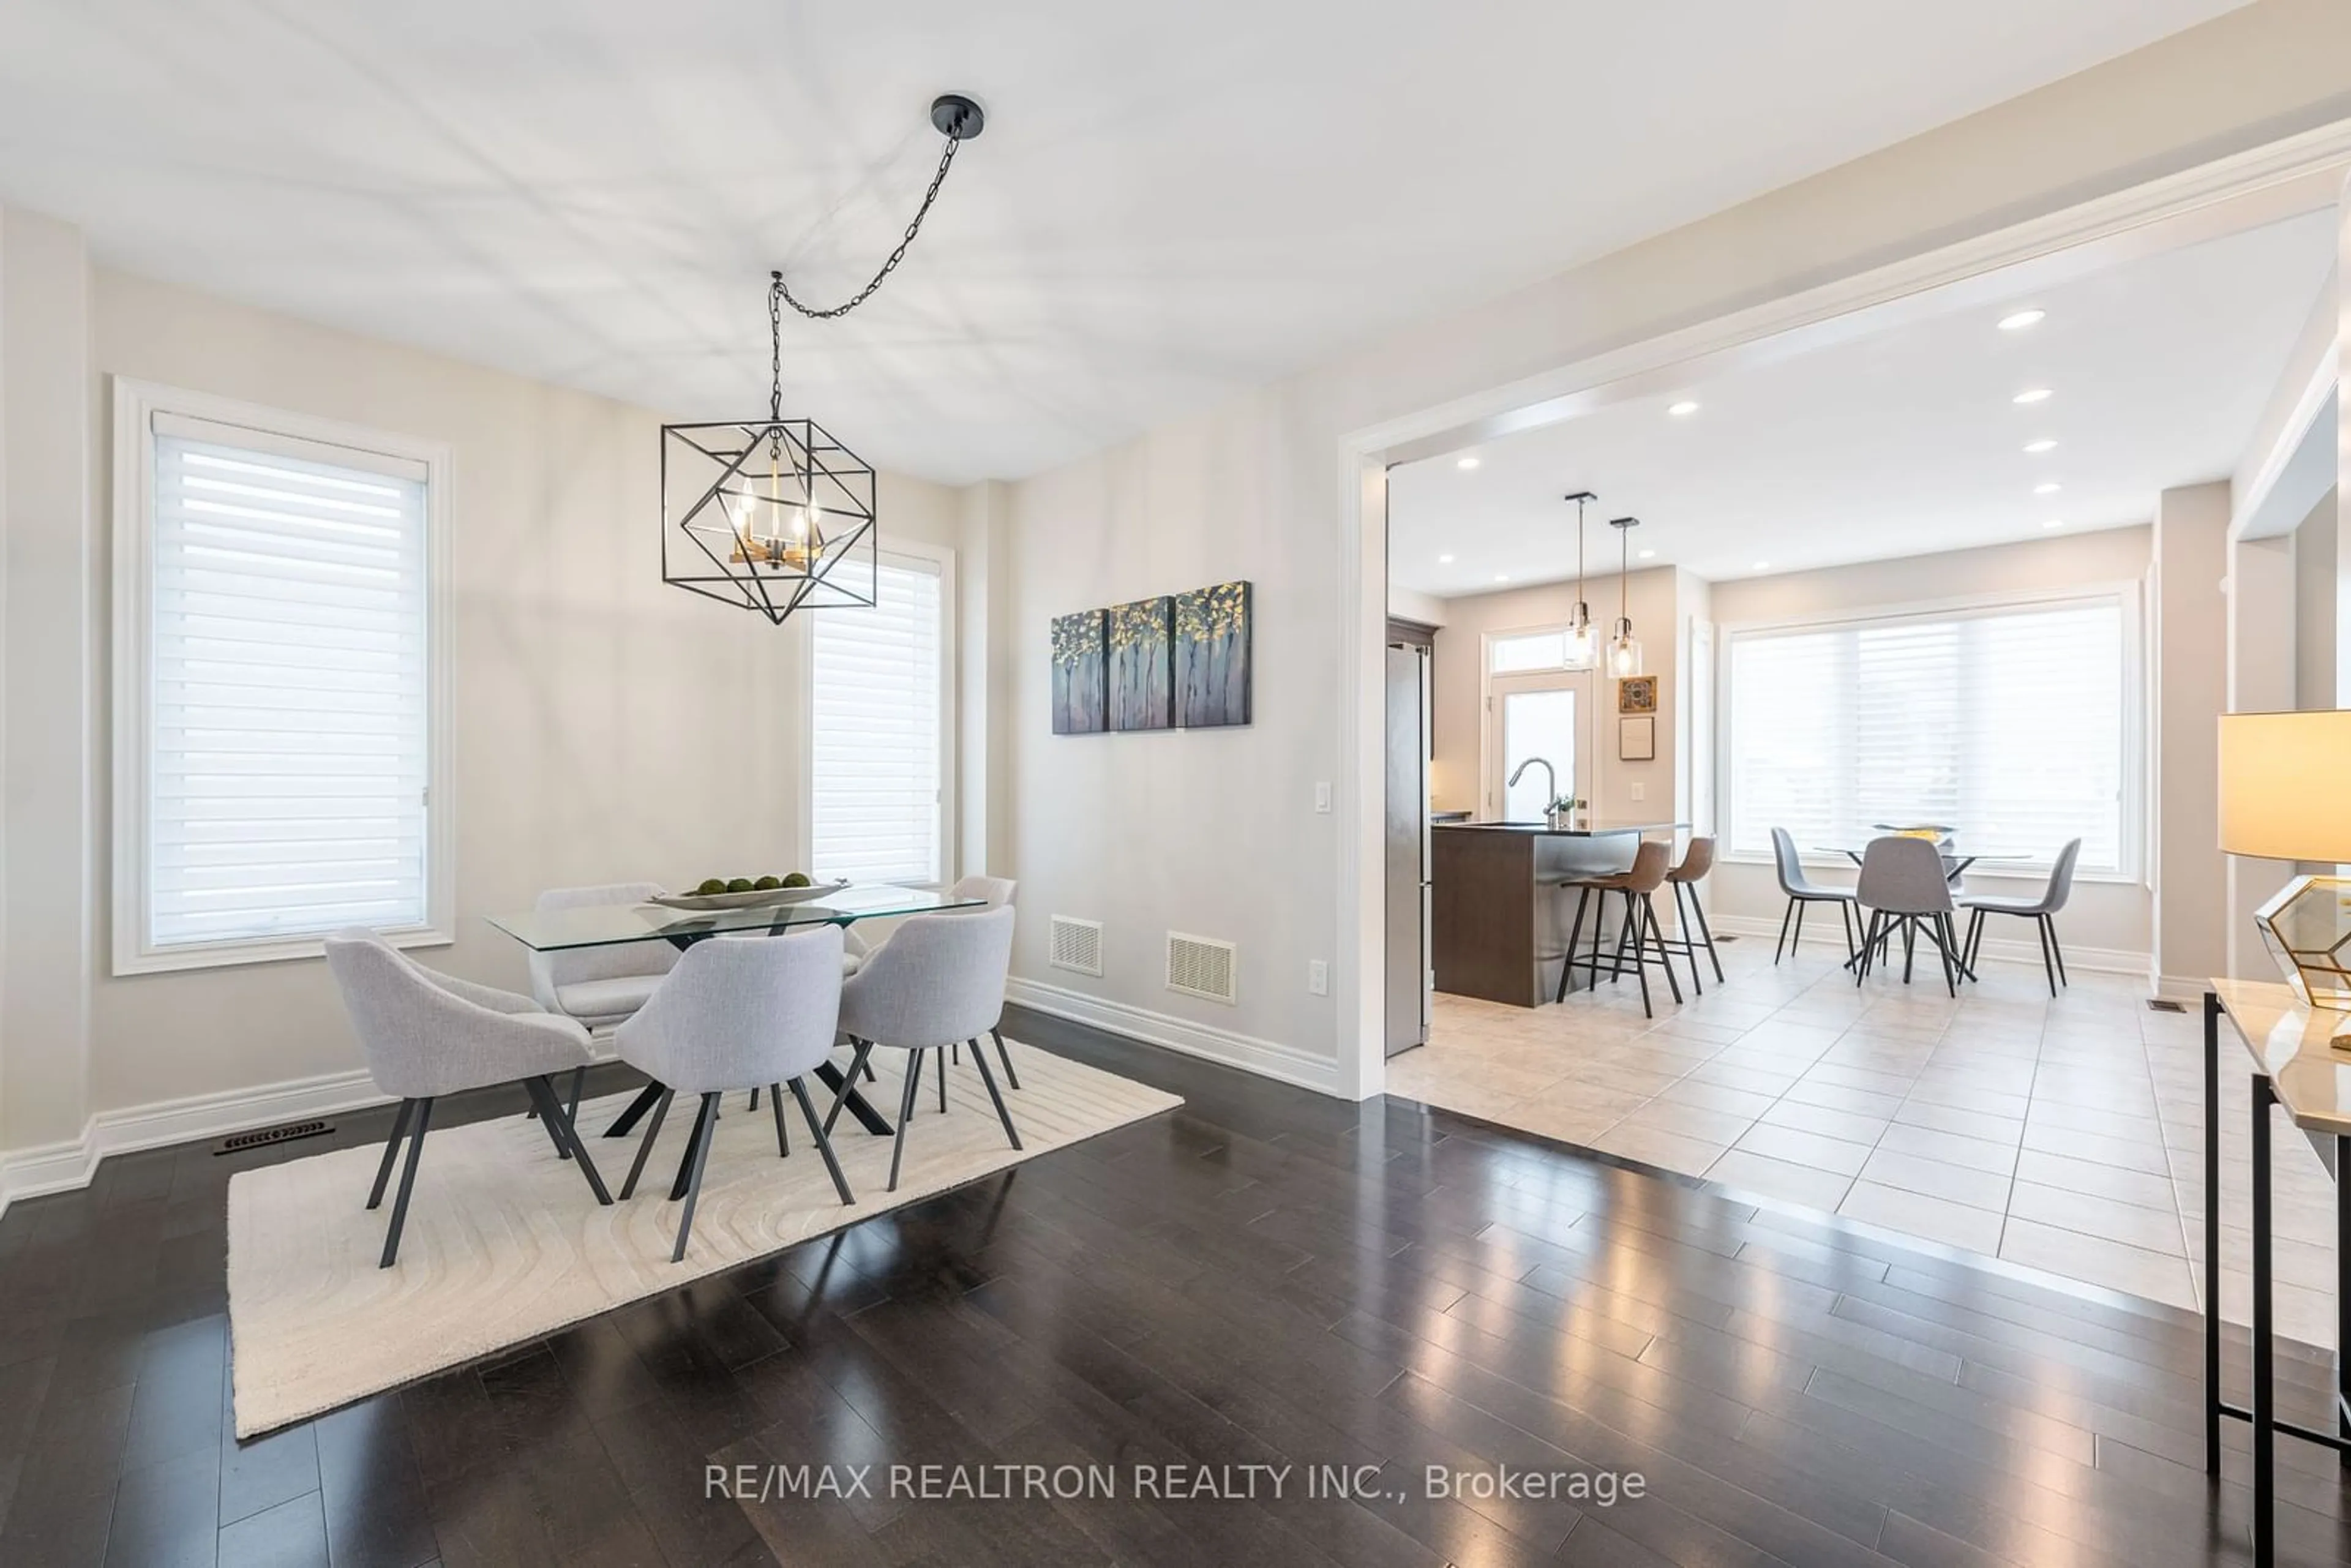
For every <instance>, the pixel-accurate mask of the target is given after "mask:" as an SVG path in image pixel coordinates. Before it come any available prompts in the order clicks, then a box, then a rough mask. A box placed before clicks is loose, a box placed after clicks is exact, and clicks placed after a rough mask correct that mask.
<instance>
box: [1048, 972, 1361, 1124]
mask: <svg viewBox="0 0 2351 1568" xmlns="http://www.w3.org/2000/svg"><path fill="white" fill-rule="evenodd" d="M1004 997H1005V1000H1007V1001H1008V1002H1011V1003H1013V1004H1015V1005H1016V1006H1019V1007H1024V1008H1029V1009H1033V1010H1034V1011H1037V1012H1040V1013H1050V1015H1052V1016H1053V1017H1054V1018H1060V1019H1070V1020H1071V1022H1073V1023H1082V1024H1091V1025H1092V1026H1093V1027H1094V1028H1096V1029H1100V1030H1108V1031H1109V1032H1111V1033H1112V1034H1119V1035H1124V1036H1126V1037H1127V1038H1128V1039H1130V1040H1141V1041H1143V1042H1144V1044H1146V1045H1156V1046H1164V1047H1165V1048H1166V1049H1167V1050H1169V1051H1182V1052H1184V1054H1186V1056H1198V1057H1204V1058H1206V1059H1207V1060H1208V1061H1221V1062H1223V1063H1224V1064H1225V1065H1226V1066H1228V1067H1238V1068H1240V1069H1241V1070H1242V1071H1247V1072H1254V1073H1258V1074H1259V1075H1260V1076H1262V1077H1266V1078H1278V1079H1280V1081H1281V1082H1284V1083H1295V1084H1296V1085H1298V1086H1299V1087H1300V1088H1301V1089H1311V1090H1313V1091H1315V1092H1317V1093H1322V1094H1329V1095H1332V1096H1334V1097H1337V1098H1342V1099H1344V1098H1347V1096H1346V1095H1344V1094H1343V1093H1342V1092H1341V1091H1340V1088H1339V1064H1338V1062H1337V1061H1333V1060H1332V1059H1331V1058H1329V1057H1324V1056H1314V1055H1311V1054H1309V1053H1308V1052H1305V1051H1299V1050H1297V1049H1296V1048H1294V1047H1291V1046H1287V1045H1281V1044H1279V1043H1277V1042H1275V1041H1273V1040H1260V1039H1259V1038H1258V1037H1257V1036H1255V1035H1249V1034H1241V1033H1239V1032H1238V1031H1236V1030H1227V1029H1217V1028H1216V1027H1215V1026H1214V1025H1211V1024H1203V1023H1195V1022H1194V1021H1192V1020H1191V1019H1179V1018H1175V1017H1172V1016H1171V1015H1169V1014H1166V1013H1155V1012H1153V1011H1151V1010H1150V1009H1147V1008H1138V1007H1133V1006H1130V1005H1129V1004H1127V1003H1125V1002H1114V1001H1111V1000H1110V999H1108V998H1103V997H1093V996H1088V995H1086V994H1085V993H1084V992H1083V991H1073V990H1071V989H1069V988H1066V987H1062V986H1049V985H1047V984H1045V983H1044V982H1043V981H1041V980H1024V979H1022V978H1020V977H1018V976H1015V977H1013V978H1012V979H1011V981H1010V982H1009V983H1008V984H1007V986H1006V987H1005V992H1004Z"/></svg>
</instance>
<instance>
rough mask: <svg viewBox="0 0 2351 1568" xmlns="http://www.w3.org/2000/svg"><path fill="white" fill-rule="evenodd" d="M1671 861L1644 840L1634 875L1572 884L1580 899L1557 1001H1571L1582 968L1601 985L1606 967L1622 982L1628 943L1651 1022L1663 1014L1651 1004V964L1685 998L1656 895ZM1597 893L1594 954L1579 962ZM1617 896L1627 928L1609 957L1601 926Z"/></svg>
mask: <svg viewBox="0 0 2351 1568" xmlns="http://www.w3.org/2000/svg"><path fill="white" fill-rule="evenodd" d="M1670 863H1671V853H1670V852H1669V851H1667V848H1666V846H1665V845H1664V844H1661V843H1658V842H1656V841H1655V840H1643V841H1642V843H1641V847H1640V849H1639V850H1637V851H1636V852H1635V853H1634V856H1633V866H1632V869H1631V870H1630V871H1625V872H1620V873H1617V874H1616V875H1614V876H1595V877H1592V878H1590V879H1588V880H1586V881H1583V882H1576V883H1567V884H1566V885H1568V886H1570V887H1573V888H1575V889H1577V890H1578V891H1577V894H1576V900H1575V921H1574V924H1573V925H1570V926H1569V927H1568V934H1567V962H1566V963H1564V964H1562V965H1561V966H1560V971H1559V996H1558V997H1557V998H1555V999H1556V1000H1559V1001H1562V1002H1563V1001H1565V1000H1567V986H1568V980H1569V979H1570V977H1573V975H1574V973H1575V971H1576V970H1577V969H1579V968H1584V969H1589V970H1591V971H1592V977H1593V980H1594V981H1597V980H1598V979H1599V978H1600V972H1601V968H1602V966H1603V965H1605V966H1606V967H1607V971H1608V977H1609V979H1610V980H1612V981H1614V980H1618V979H1622V978H1623V977H1624V976H1625V966H1626V964H1627V962H1628V960H1627V959H1626V958H1625V946H1626V945H1627V944H1628V943H1629V944H1630V945H1631V946H1632V949H1633V956H1632V957H1631V959H1630V960H1629V962H1630V964H1631V966H1632V972H1633V977H1634V978H1635V979H1636V980H1638V981H1640V982H1641V1013H1642V1016H1643V1017H1645V1018H1655V1017H1656V1016H1657V1015H1656V1009H1654V1008H1652V1007H1651V1006H1650V1002H1649V971H1648V967H1647V966H1649V965H1651V964H1658V965H1662V966H1664V967H1665V971H1666V985H1667V987H1668V988H1670V989H1671V990H1672V991H1673V994H1674V1000H1675V1001H1676V1002H1679V1001H1680V1000H1681V999H1682V983H1681V981H1680V980H1679V979H1678V978H1677V977H1675V974H1674V960H1673V955H1672V954H1671V953H1670V952H1668V951H1667V947H1666V940H1665V936H1664V933H1662V932H1661V931H1659V930H1658V928H1657V905H1656V892H1657V889H1659V888H1661V887H1663V886H1665V885H1666V873H1667V869H1668V867H1669V865H1670ZM1595 893H1596V894H1599V895H1600V902H1599V904H1598V905H1597V906H1596V907H1594V908H1593V912H1592V956H1590V957H1589V958H1579V957H1577V956H1575V950H1576V947H1577V946H1578V945H1579V943H1580V942H1581V941H1582V939H1583V912H1584V908H1585V906H1586V905H1587V904H1590V903H1591V902H1592V895H1593V894H1595ZM1612 893H1621V894H1624V895H1625V920H1624V924H1623V925H1620V926H1619V927H1618V928H1617V935H1616V951H1615V952H1614V954H1612V955H1610V956H1607V957H1605V958H1604V957H1602V956H1601V951H1600V923H1601V917H1602V915H1604V914H1605V913H1606V911H1607V908H1608V895H1609V894H1612ZM1651 948H1655V949H1656V956H1654V957H1653V956H1650V949H1651Z"/></svg>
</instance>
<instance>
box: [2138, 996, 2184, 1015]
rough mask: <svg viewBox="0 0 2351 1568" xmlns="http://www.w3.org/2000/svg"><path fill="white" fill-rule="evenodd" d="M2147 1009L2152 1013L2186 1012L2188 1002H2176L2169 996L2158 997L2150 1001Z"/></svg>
mask: <svg viewBox="0 0 2351 1568" xmlns="http://www.w3.org/2000/svg"><path fill="white" fill-rule="evenodd" d="M2187 1010H2188V1004H2187V1003H2186V1002H2175V1001H2173V1000H2172V999H2171V998H2168V997H2157V998H2153V999H2151V1000H2150V1001H2148V1003H2147V1011H2149V1012H2151V1013H2184V1012H2186V1011H2187Z"/></svg>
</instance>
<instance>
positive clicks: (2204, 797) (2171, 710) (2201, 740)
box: [2153, 483, 2233, 992]
mask: <svg viewBox="0 0 2351 1568" xmlns="http://www.w3.org/2000/svg"><path fill="white" fill-rule="evenodd" d="M2228 528H2229V486H2227V485H2226V484H2225V483H2223V484H2217V485H2197V486H2189V487H2186V488H2183V489H2178V490H2166V491H2165V492H2164V493H2163V495H2162V496H2161V497H2159V498H2158V502H2157V506H2156V515H2155V567H2156V583H2157V587H2158V592H2157V595H2156V615H2155V622H2154V626H2153V642H2154V646H2155V649H2156V699H2157V700H2156V707H2155V726H2154V742H2155V754H2156V758H2157V766H2156V773H2155V847H2156V882H2155V892H2156V919H2155V947H2154V954H2155V974H2156V976H2157V977H2158V985H2160V986H2162V987H2164V988H2167V989H2168V990H2171V991H2174V992H2197V991H2201V990H2202V988H2204V986H2205V984H2206V982H2207V981H2208V980H2209V979H2210V977H2212V976H2214V975H2220V974H2225V973H2227V972H2228V964H2229V927H2230V926H2231V924H2233V923H2232V922H2231V920H2230V918H2229V914H2230V908H2229V897H2228V889H2229V885H2230V884H2229V877H2228V873H2227V869H2226V865H2225V863H2224V859H2223V857H2222V855H2221V853H2220V848H2219V842H2220V833H2219V827H2218V824H2219V821H2220V749H2219V735H2220V718H2219V716H2220V714H2221V713H2222V712H2223V711H2224V710H2225V709H2226V708H2227V706H2228V698H2229V673H2230V664H2231V660H2230V649H2229V613H2228V603H2227V600H2226V597H2225V595H2224V593H2223V591H2222V581H2223V580H2224V579H2225V578H2226V576H2227V575H2228V570H2229V539H2228Z"/></svg>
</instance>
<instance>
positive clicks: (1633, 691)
mask: <svg viewBox="0 0 2351 1568" xmlns="http://www.w3.org/2000/svg"><path fill="white" fill-rule="evenodd" d="M1616 711H1617V712H1618V713H1655V712H1656V711H1657V677H1656V676H1655V675H1627V676H1625V678H1624V679H1623V680H1621V681H1618V682H1617V683H1616Z"/></svg>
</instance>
